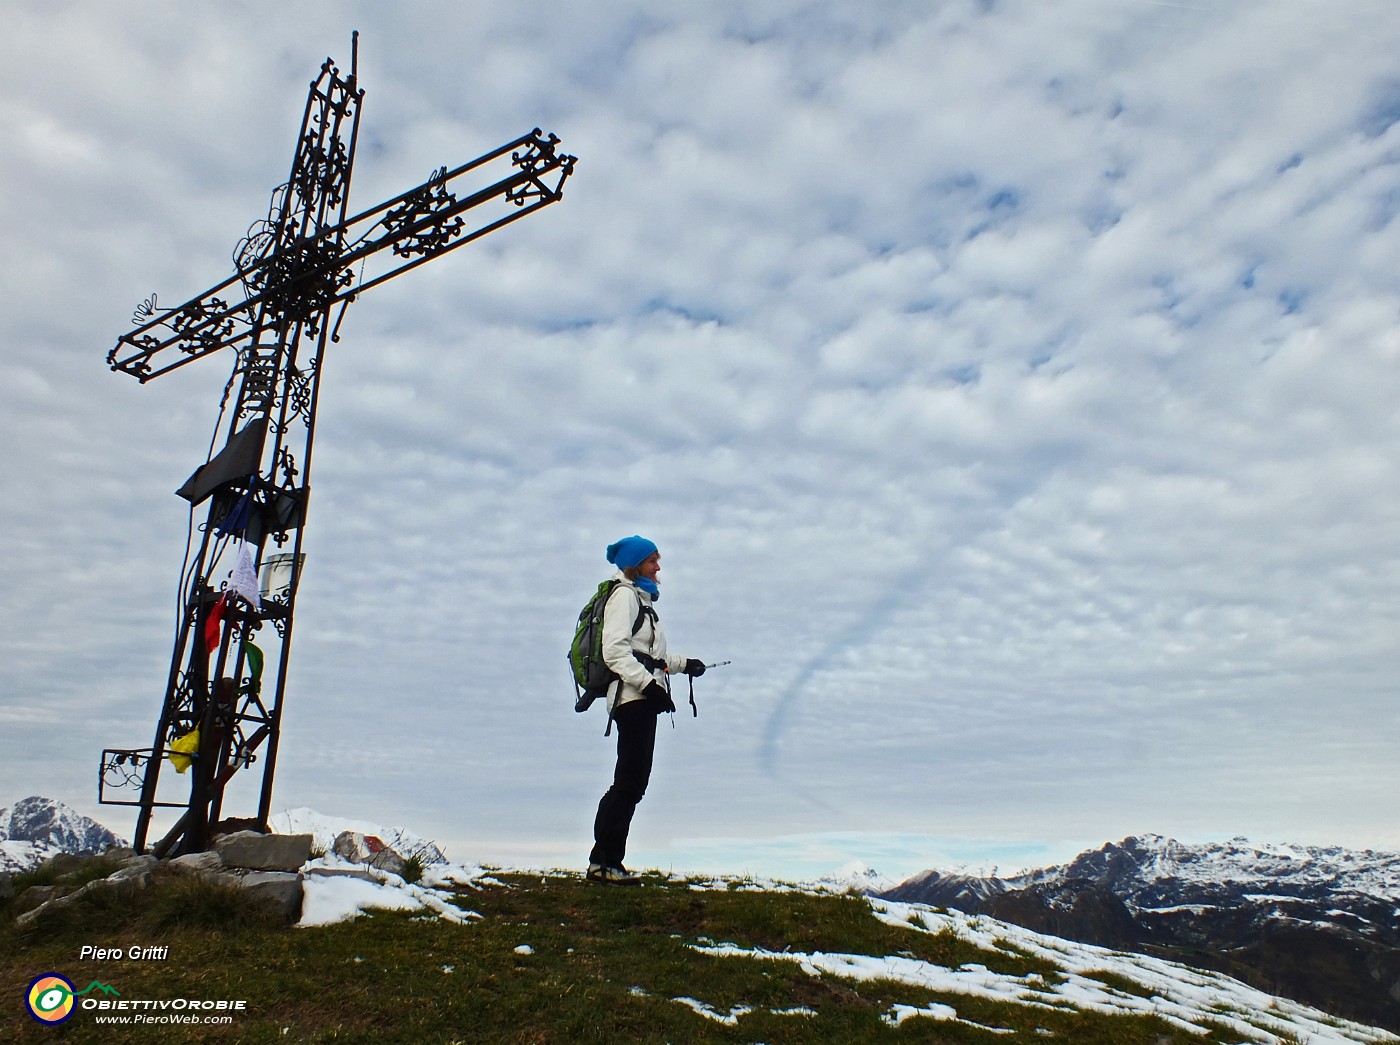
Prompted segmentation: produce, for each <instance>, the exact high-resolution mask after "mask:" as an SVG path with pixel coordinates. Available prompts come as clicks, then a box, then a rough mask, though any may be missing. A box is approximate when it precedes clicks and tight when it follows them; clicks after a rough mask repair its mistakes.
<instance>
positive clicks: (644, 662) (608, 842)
mask: <svg viewBox="0 0 1400 1045" xmlns="http://www.w3.org/2000/svg"><path fill="white" fill-rule="evenodd" d="M608 562H610V563H612V564H613V565H614V566H616V567H617V570H618V572H617V575H616V577H617V579H618V581H619V582H620V583H619V584H618V585H617V587H616V588H615V589H613V592H612V594H611V595H610V596H609V597H608V602H607V605H606V606H605V607H604V608H603V661H604V663H606V664H607V666H608V668H609V669H611V670H612V671H613V672H614V673H615V674H616V675H617V678H616V679H614V680H613V682H612V683H611V684H610V685H609V686H608V714H609V716H610V717H611V719H612V721H613V722H614V723H615V724H616V725H617V767H616V768H615V769H614V771H613V782H612V786H611V787H610V788H608V790H607V792H606V793H605V794H604V795H603V798H602V800H601V801H600V802H599V803H598V815H597V816H596V817H595V818H594V820H593V851H592V853H590V854H589V857H588V880H589V881H591V882H602V883H604V884H607V885H636V884H638V882H639V881H640V879H639V878H638V877H637V876H636V875H635V874H633V873H632V872H630V871H628V870H627V869H626V868H625V867H623V865H622V858H623V856H624V855H625V854H626V851H627V833H628V831H629V829H630V828H631V826H632V814H633V813H634V812H635V811H636V809H637V803H638V802H640V801H641V800H642V796H643V795H644V794H646V789H647V782H648V781H649V780H650V779H651V762H652V754H653V752H654V750H655V748H656V719H657V716H658V715H660V714H661V713H662V712H663V711H675V710H676V705H675V704H674V703H673V702H672V700H671V690H670V682H669V680H668V678H667V676H668V674H670V673H671V672H684V673H685V674H687V675H691V676H699V675H702V674H704V672H705V665H704V664H703V663H701V662H700V661H698V660H688V659H686V658H685V657H682V656H679V655H678V654H675V653H671V652H669V651H668V650H667V648H666V636H665V635H664V634H663V633H662V631H661V622H660V620H659V619H658V618H657V616H656V610H655V608H654V604H655V602H656V600H657V599H658V598H660V597H661V592H660V589H659V587H658V576H657V575H658V574H659V573H660V572H661V553H660V552H658V551H657V550H656V545H655V544H653V543H652V542H651V541H649V540H647V539H646V538H645V537H639V536H632V537H624V538H623V539H622V540H620V541H617V542H616V543H614V544H610V545H608Z"/></svg>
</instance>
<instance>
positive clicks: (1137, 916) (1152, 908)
mask: <svg viewBox="0 0 1400 1045" xmlns="http://www.w3.org/2000/svg"><path fill="white" fill-rule="evenodd" d="M880 895H882V896H884V897H887V898H889V899H894V900H902V901H906V902H916V903H927V904H932V905H936V906H939V907H948V908H953V909H956V910H960V911H965V912H967V913H970V914H986V915H990V916H992V917H994V918H999V919H1001V920H1003V921H1009V922H1013V923H1015V924H1017V925H1022V926H1025V927H1026V928H1029V929H1034V930H1036V931H1038V932H1044V933H1050V934H1052V935H1055V936H1060V937H1064V938H1067V939H1072V940H1080V941H1083V942H1086V943H1094V944H1099V945H1101V946H1107V947H1115V948H1125V949H1132V950H1139V951H1144V952H1148V953H1153V954H1164V955H1168V956H1173V957H1178V958H1181V960H1187V961H1190V962H1191V963H1192V964H1206V965H1208V966H1210V967H1213V968H1218V969H1223V970H1226V971H1229V972H1230V973H1231V974H1232V975H1235V976H1240V977H1242V978H1245V979H1247V980H1249V981H1250V982H1252V983H1255V984H1256V985H1259V986H1264V987H1266V988H1267V989H1269V990H1272V991H1275V992H1276V993H1281V994H1285V995H1287V996H1289V997H1294V998H1298V999H1300V1000H1303V1001H1309V1002H1311V1003H1312V1004H1317V1005H1323V1006H1324V1007H1327V1008H1329V1009H1331V1011H1336V1012H1339V1013H1340V1014H1342V1015H1346V1016H1349V1017H1350V1018H1353V1019H1361V1020H1364V1021H1366V1022H1372V1023H1378V1024H1381V1025H1383V1026H1387V1027H1390V1028H1391V1029H1400V853H1391V852H1375V851H1371V850H1365V851H1359V852H1358V851H1355V850H1348V849H1343V848H1339V847H1312V846H1287V845H1256V844H1252V843H1250V842H1247V841H1245V840H1244V839H1234V840H1232V841H1230V842H1225V843H1214V844H1187V843H1183V842H1178V841H1176V840H1174V839H1170V838H1163V837H1161V836H1159V835H1142V836H1138V837H1130V838H1125V839H1123V841H1121V842H1117V843H1110V844H1108V845H1105V846H1103V847H1102V848H1100V849H1096V850H1092V851H1089V852H1084V853H1081V854H1080V855H1079V856H1077V857H1075V858H1074V859H1073V860H1071V861H1070V862H1069V863H1067V864H1063V865H1060V866H1056V867H1049V868H1044V869H1041V870H1036V871H1030V872H1027V873H1025V874H1020V875H1016V876H1012V877H1007V878H998V877H978V876H971V875H963V874H957V873H944V872H940V871H937V870H930V871H925V872H923V873H921V874H919V875H916V876H914V877H913V878H910V879H908V880H907V881H905V882H903V883H901V884H900V885H898V886H896V887H895V888H893V889H888V890H885V891H884V892H882V893H881V894H880Z"/></svg>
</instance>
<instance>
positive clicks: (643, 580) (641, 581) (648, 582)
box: [632, 577, 661, 602]
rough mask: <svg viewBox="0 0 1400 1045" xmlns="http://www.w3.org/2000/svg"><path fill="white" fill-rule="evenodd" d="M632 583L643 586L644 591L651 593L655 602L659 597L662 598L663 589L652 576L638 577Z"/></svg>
mask: <svg viewBox="0 0 1400 1045" xmlns="http://www.w3.org/2000/svg"><path fill="white" fill-rule="evenodd" d="M632 583H633V584H635V585H636V586H637V587H639V588H641V589H642V591H644V592H646V593H647V594H648V595H650V596H651V601H652V602H655V601H656V600H657V599H659V598H661V589H660V588H658V587H657V586H656V582H655V581H654V580H652V579H651V578H650V577H638V578H637V579H636V580H635V581H633V582H632Z"/></svg>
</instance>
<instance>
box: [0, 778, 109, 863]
mask: <svg viewBox="0 0 1400 1045" xmlns="http://www.w3.org/2000/svg"><path fill="white" fill-rule="evenodd" d="M125 844H126V842H125V841H124V840H123V839H122V838H121V837H120V836H119V835H117V834H116V833H115V832H114V831H110V830H108V829H107V828H106V827H103V826H102V825H101V824H99V823H98V822H97V821H96V820H93V819H92V818H91V817H87V816H84V815H83V814H82V813H79V812H78V811H77V810H76V809H74V808H72V807H71V806H68V805H65V804H64V803H62V802H60V801H58V800H57V799H53V798H44V797H43V796H42V795H30V796H29V797H28V798H22V799H20V800H19V801H18V802H16V803H15V804H14V805H12V806H6V807H4V808H3V809H0V871H19V870H27V869H28V868H30V867H33V866H36V865H38V864H40V863H42V862H43V861H44V860H46V859H48V858H49V857H50V856H53V855H54V854H55V853H80V854H85V853H101V852H105V851H106V850H107V849H109V848H110V847H112V846H116V845H125Z"/></svg>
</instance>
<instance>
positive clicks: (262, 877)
mask: <svg viewBox="0 0 1400 1045" xmlns="http://www.w3.org/2000/svg"><path fill="white" fill-rule="evenodd" d="M242 885H243V888H244V889H247V890H248V892H249V893H251V894H252V895H253V896H256V897H257V898H258V899H260V900H264V901H266V902H268V903H270V904H272V905H273V906H274V907H276V908H277V910H278V912H279V913H280V914H281V915H282V917H283V918H284V919H285V920H286V921H287V923H288V924H291V923H293V922H296V921H298V920H300V918H301V899H302V889H301V875H299V874H293V873H291V872H289V871H253V872H252V873H250V874H246V875H244V876H243V879H242Z"/></svg>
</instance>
